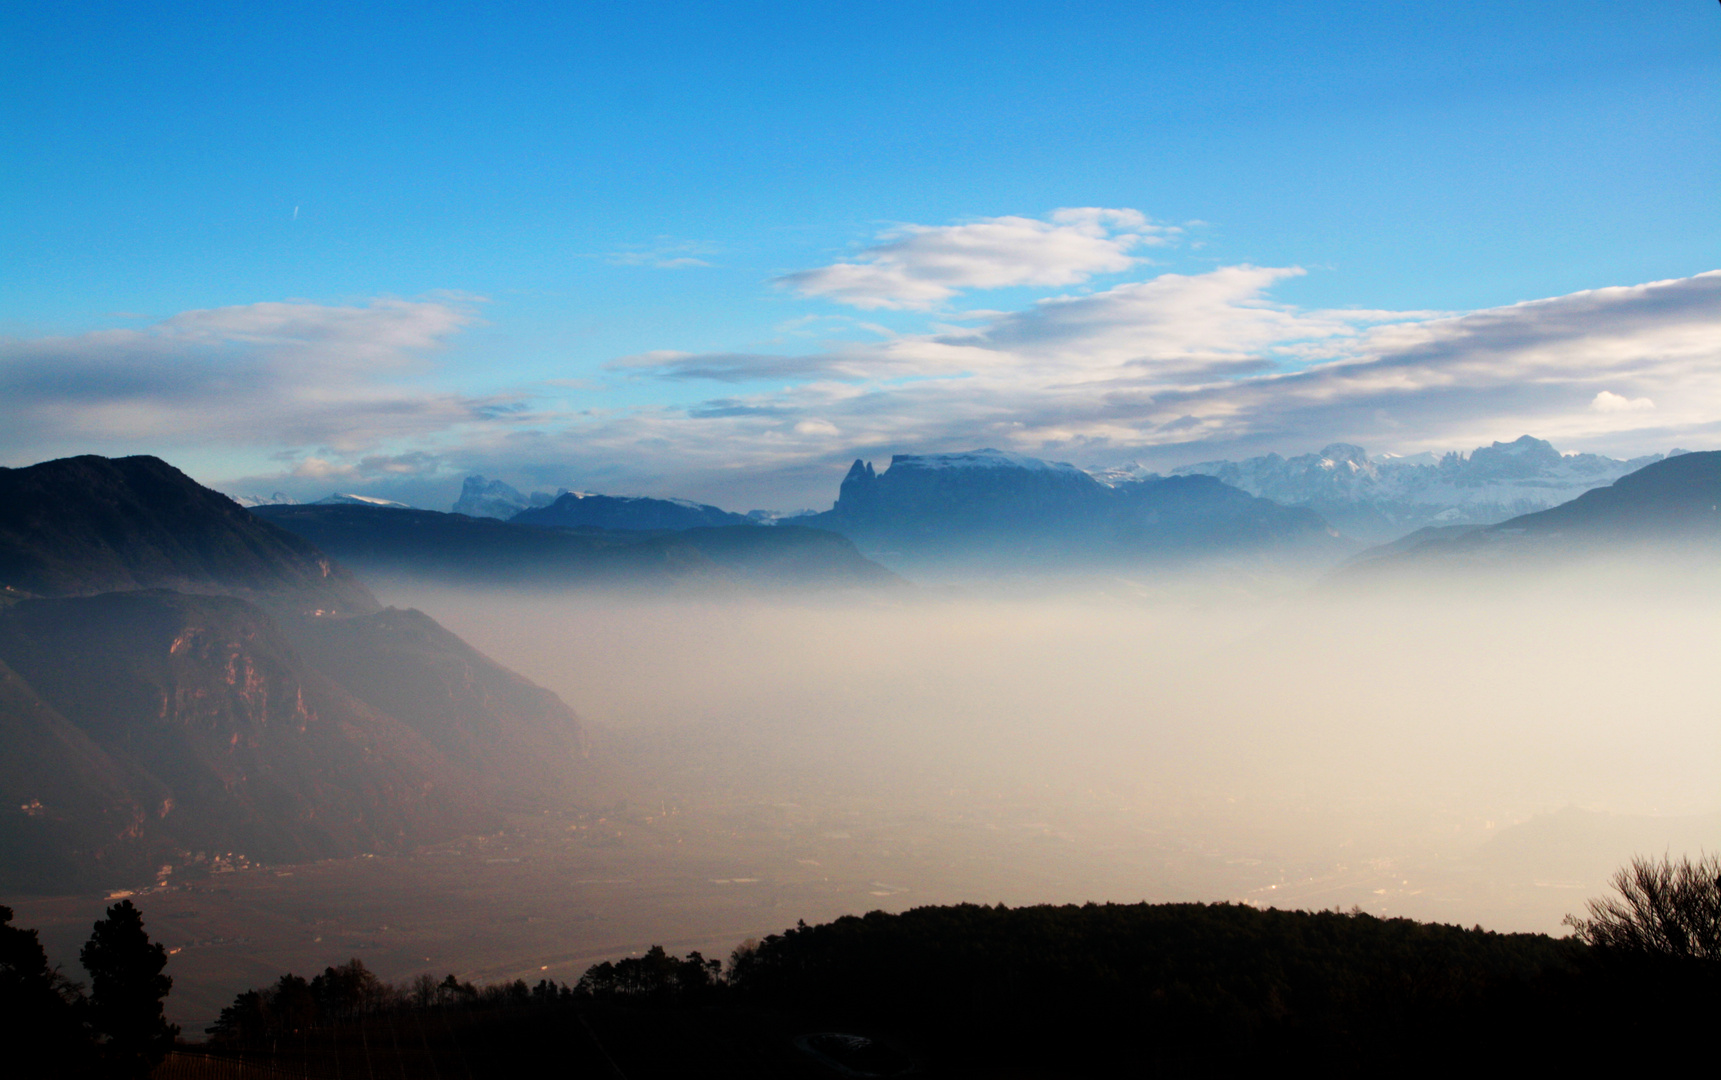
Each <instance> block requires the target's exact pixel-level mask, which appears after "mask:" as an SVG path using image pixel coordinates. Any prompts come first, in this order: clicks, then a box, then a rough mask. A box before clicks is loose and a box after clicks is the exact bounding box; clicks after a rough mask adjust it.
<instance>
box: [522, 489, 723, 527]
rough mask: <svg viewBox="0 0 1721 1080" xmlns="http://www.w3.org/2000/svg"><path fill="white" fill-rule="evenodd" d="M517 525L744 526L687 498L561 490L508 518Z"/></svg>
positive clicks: (712, 508)
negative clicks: (551, 499) (546, 502)
mask: <svg viewBox="0 0 1721 1080" xmlns="http://www.w3.org/2000/svg"><path fill="white" fill-rule="evenodd" d="M508 520H509V521H511V522H513V523H515V524H517V525H539V526H547V527H551V528H563V529H630V530H635V531H655V530H659V529H700V528H712V527H716V526H722V525H747V524H752V523H753V522H752V520H751V519H749V518H748V517H747V515H745V514H736V513H731V512H730V511H728V510H720V509H718V508H717V507H715V506H707V505H705V504H704V503H696V502H690V501H688V500H686V499H649V498H645V497H644V496H620V495H589V494H585V493H583V492H578V491H564V492H562V493H561V494H560V495H558V496H557V497H556V500H555V501H554V502H552V503H550V504H549V505H548V506H533V507H527V508H526V509H524V510H521V511H520V512H519V513H517V514H515V515H514V516H513V517H511V518H509V519H508Z"/></svg>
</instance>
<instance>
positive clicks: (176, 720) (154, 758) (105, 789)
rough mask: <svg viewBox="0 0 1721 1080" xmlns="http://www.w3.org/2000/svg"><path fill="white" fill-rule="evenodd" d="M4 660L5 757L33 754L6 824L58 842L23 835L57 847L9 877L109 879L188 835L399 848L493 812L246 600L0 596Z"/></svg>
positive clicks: (214, 843) (294, 849)
mask: <svg viewBox="0 0 1721 1080" xmlns="http://www.w3.org/2000/svg"><path fill="white" fill-rule="evenodd" d="M324 618H326V619H327V618H330V617H327V616H325V617H324ZM330 621H335V620H333V619H331V620H330ZM0 661H3V662H4V664H5V665H6V667H7V668H8V669H9V670H10V671H11V672H12V673H13V675H14V676H15V678H16V680H17V684H16V686H15V688H14V692H15V694H17V695H18V696H19V697H20V698H21V699H23V700H21V701H17V702H14V703H13V705H12V706H11V707H8V708H6V709H5V712H6V714H7V719H8V721H9V726H10V728H11V731H10V734H11V735H12V736H13V737H14V738H15V739H16V740H18V741H17V742H15V743H14V744H13V745H9V746H7V747H6V748H5V749H6V751H7V754H6V756H7V757H9V758H10V757H12V756H13V754H14V753H17V752H20V751H22V750H24V749H25V746H26V744H34V745H35V746H36V750H37V754H38V755H39V756H38V757H37V758H36V760H35V762H34V767H33V768H31V769H30V770H27V771H18V772H15V773H14V774H12V775H8V776H6V777H5V778H4V790H3V791H0V796H3V797H4V799H5V803H4V804H0V805H3V806H4V809H5V811H7V812H8V813H7V817H9V818H11V820H10V821H9V822H8V823H7V825H8V831H12V830H19V831H22V832H24V833H37V834H41V835H40V840H41V841H48V840H52V839H53V837H52V836H51V835H49V834H50V833H54V832H57V833H58V834H59V836H58V839H59V841H60V843H59V844H58V845H54V844H51V843H42V842H37V843H35V845H34V846H35V847H37V848H42V847H48V848H50V849H52V848H55V847H56V846H57V848H58V850H51V851H48V852H39V853H38V854H39V855H45V856H46V857H47V858H48V859H49V866H53V867H54V868H55V871H54V872H52V873H49V872H47V870H46V868H45V867H44V866H41V865H37V866H28V867H22V868H20V867H11V868H8V869H10V870H11V871H12V872H11V873H10V874H8V875H7V876H8V877H12V878H14V879H16V878H18V877H19V876H22V877H24V878H30V877H42V876H48V877H57V878H61V879H64V880H70V881H83V880H97V881H113V880H119V879H124V878H126V877H127V876H128V875H129V876H134V877H135V876H136V875H137V874H139V873H145V872H150V871H153V870H155V869H158V868H159V866H161V865H173V864H175V863H179V864H186V865H189V861H190V860H191V859H194V858H195V853H196V852H198V851H203V852H205V853H209V852H218V853H229V852H232V853H239V854H242V855H244V856H245V857H246V858H249V859H252V860H258V861H269V862H283V861H297V860H302V859H310V858H322V857H326V856H331V855H342V854H352V853H355V852H358V851H394V850H402V849H404V848H407V847H410V846H411V845H413V844H416V843H422V842H424V841H426V840H430V839H433V838H436V837H440V836H446V835H450V834H451V833H454V832H458V831H461V830H465V829H472V828H481V827H487V826H489V825H490V824H492V823H493V821H494V820H495V817H494V813H493V812H492V811H490V810H488V809H487V808H485V807H483V806H482V805H481V804H480V802H479V801H478V799H477V798H476V797H475V792H474V786H473V783H472V780H471V777H470V776H469V775H467V774H466V773H465V772H464V771H463V770H461V769H459V768H457V767H455V766H453V765H452V764H451V763H450V762H449V760H448V757H447V755H445V754H444V753H443V752H442V751H441V750H440V749H439V748H438V747H436V746H435V745H434V744H433V743H432V742H431V741H430V740H429V739H427V738H425V737H424V735H423V734H421V733H420V732H418V731H416V730H415V729H414V728H413V727H412V726H411V725H409V724H407V723H405V722H403V721H401V720H399V719H396V718H395V717H394V716H391V715H389V714H387V713H384V712H381V711H379V710H377V709H375V708H374V707H372V706H371V705H369V704H368V703H366V702H364V701H363V700H361V699H360V698H358V697H356V696H355V695H353V694H351V693H349V692H347V691H346V690H345V689H344V688H342V687H341V686H340V685H338V684H337V683H336V682H335V681H333V680H332V679H330V678H328V677H326V676H324V675H323V674H322V673H321V672H319V671H317V670H316V669H315V668H313V667H311V666H310V665H309V664H307V663H306V662H305V661H304V659H303V657H301V656H300V655H299V654H298V652H297V650H295V649H294V648H293V646H292V644H291V643H290V642H289V641H288V639H287V637H286V635H285V634H284V633H283V632H282V631H281V629H280V627H279V625H278V624H277V623H276V622H275V620H274V619H272V618H271V617H270V616H269V615H268V614H266V613H265V612H263V611H262V610H261V609H259V608H257V607H256V606H255V605H253V604H250V603H248V602H246V601H244V600H240V599H237V598H234V597H225V596H194V595H186V594H182V593H174V592H169V591H166V590H145V591H134V592H125V593H106V594H102V595H98V596H93V597H78V598H69V599H56V600H27V601H24V602H22V603H19V604H16V605H13V606H12V607H10V608H9V609H7V610H6V611H4V612H0ZM20 705H22V706H25V708H24V710H23V711H20V708H19V706H20ZM62 720H63V721H64V723H62V722H61V721H62ZM48 746H52V747H54V749H52V750H51V751H50V752H46V753H44V752H43V749H42V748H43V747H48ZM14 807H18V808H29V809H24V810H20V811H19V812H18V816H16V817H13V815H12V813H11V811H12V810H13V808H14ZM158 860H159V861H158Z"/></svg>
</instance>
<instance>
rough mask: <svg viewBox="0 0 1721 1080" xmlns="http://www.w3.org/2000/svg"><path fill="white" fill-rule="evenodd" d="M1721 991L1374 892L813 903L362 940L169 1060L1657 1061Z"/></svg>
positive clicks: (1097, 1066)
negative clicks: (625, 927) (458, 955)
mask: <svg viewBox="0 0 1721 1080" xmlns="http://www.w3.org/2000/svg"><path fill="white" fill-rule="evenodd" d="M305 974H306V975H310V974H311V973H309V972H307V973H305ZM1718 988H1721V983H1717V981H1716V980H1715V979H1714V978H1713V976H1712V973H1709V972H1707V970H1706V969H1705V968H1704V966H1703V965H1702V964H1697V965H1695V966H1691V965H1685V966H1680V965H1674V966H1672V967H1667V966H1658V965H1650V966H1647V967H1644V966H1639V965H1636V964H1634V963H1632V962H1628V961H1622V960H1621V959H1620V958H1618V957H1613V958H1608V957H1603V956H1601V955H1600V954H1598V953H1597V952H1596V950H1593V949H1591V948H1589V947H1587V946H1585V945H1583V944H1581V943H1579V942H1578V941H1575V940H1573V939H1569V938H1568V939H1554V938H1550V937H1548V936H1546V935H1542V934H1499V933H1494V932H1490V931H1486V930H1483V929H1482V928H1480V927H1475V928H1472V929H1465V928H1463V927H1459V926H1447V925H1439V924H1431V923H1419V922H1415V921H1412V920H1409V919H1377V918H1374V917H1372V916H1369V915H1365V914H1361V913H1351V914H1344V913H1340V912H1337V911H1330V912H1306V911H1277V910H1265V911H1263V910H1259V909H1255V908H1250V907H1245V906H1241V905H1232V904H1086V905H1081V906H1075V905H1066V906H1038V907H1026V908H1013V909H1012V908H1005V907H1003V906H1002V905H1000V906H997V907H986V906H977V905H955V906H948V907H926V908H917V909H914V910H911V911H908V912H905V913H903V914H900V915H889V914H885V913H883V912H873V913H871V914H869V915H866V916H864V917H853V916H850V917H845V918H842V919H838V920H836V921H835V922H832V923H827V924H823V925H819V926H807V925H806V924H804V923H803V924H800V925H798V926H796V927H795V928H794V929H791V930H787V931H785V932H784V933H782V934H780V935H773V936H771V937H768V938H766V939H765V940H764V941H762V942H749V943H746V944H744V945H742V946H741V947H740V948H738V949H737V950H736V951H735V953H734V955H733V957H732V958H731V959H730V961H729V963H728V965H727V966H726V970H725V965H722V964H719V963H717V962H715V961H708V960H705V959H704V958H703V957H700V956H699V955H698V954H697V953H695V954H691V955H689V956H688V957H687V958H685V959H681V958H677V957H675V956H672V955H669V954H667V953H666V952H665V951H664V950H662V949H658V948H654V949H652V950H650V951H649V952H647V953H646V954H645V955H643V956H634V957H629V958H627V959H623V960H619V961H616V962H613V963H603V964H599V965H597V966H595V967H592V968H591V969H589V970H588V971H587V972H586V973H585V975H584V977H583V978H582V979H581V980H580V981H579V983H578V984H577V985H576V986H572V987H567V986H557V985H556V984H555V983H553V982H549V981H547V980H546V981H540V982H539V983H538V984H537V985H536V986H531V987H529V986H528V985H527V984H526V983H524V982H516V983H511V984H501V985H494V986H489V987H475V986H473V985H471V984H470V983H463V982H461V981H460V980H459V979H457V978H455V977H454V976H452V975H450V976H448V977H446V978H442V979H437V978H434V977H423V978H421V979H420V980H415V981H414V982H413V983H412V984H409V985H405V986H400V987H391V986H388V985H386V984H382V983H379V982H377V981H376V980H375V978H374V976H370V975H369V973H368V972H366V971H365V970H364V968H363V965H362V964H359V963H358V962H356V961H354V962H353V963H350V964H348V965H343V966H342V967H338V968H329V969H327V970H325V971H324V972H323V973H322V974H320V975H317V976H316V977H315V978H311V979H306V978H301V977H296V976H285V977H283V978H281V979H279V980H278V981H277V982H275V983H274V984H272V985H268V986H264V987H261V988H259V989H257V990H253V991H248V992H246V993H244V994H241V995H239V997H238V998H236V999H235V1001H234V1002H233V1005H232V1006H231V1007H230V1008H228V1009H226V1010H225V1011H224V1012H223V1013H222V1016H221V1020H220V1023H219V1024H217V1025H216V1027H215V1028H214V1029H212V1035H213V1039H212V1040H211V1042H210V1043H209V1044H208V1045H206V1046H205V1047H203V1048H201V1049H202V1051H203V1052H204V1053H206V1054H208V1055H210V1057H208V1058H201V1059H195V1060H194V1059H192V1058H191V1057H190V1056H187V1057H186V1058H184V1059H182V1060H181V1061H180V1062H179V1063H177V1065H178V1067H180V1068H183V1069H185V1070H186V1071H185V1072H183V1073H166V1074H163V1076H164V1077H172V1076H178V1075H183V1076H185V1077H187V1078H189V1077H191V1076H193V1075H203V1074H198V1073H195V1072H193V1071H192V1070H193V1069H195V1068H199V1067H201V1068H209V1067H211V1065H212V1064H214V1063H215V1062H225V1063H228V1067H232V1066H233V1065H236V1064H237V1062H238V1061H239V1060H240V1059H244V1061H245V1064H246V1067H247V1068H248V1069H261V1068H274V1069H278V1070H280V1073H281V1074H282V1075H293V1076H334V1075H336V1073H337V1070H344V1071H342V1072H341V1075H351V1073H352V1072H353V1071H361V1070H362V1069H366V1068H368V1069H371V1070H373V1071H374V1072H375V1073H376V1074H377V1075H382V1074H383V1073H384V1072H386V1073H387V1074H388V1075H391V1076H404V1077H420V1076H426V1077H428V1076H446V1075H450V1074H451V1073H452V1074H455V1075H467V1074H468V1073H469V1074H470V1075H472V1076H473V1077H480V1076H504V1075H521V1074H525V1073H529V1072H533V1071H536V1070H538V1069H540V1068H549V1067H552V1066H553V1067H555V1068H557V1069H558V1070H562V1071H567V1072H571V1073H573V1074H574V1075H581V1076H584V1075H591V1076H606V1077H613V1076H615V1075H618V1074H619V1075H625V1076H628V1077H632V1078H635V1080H644V1078H647V1077H681V1076H690V1075H699V1076H725V1077H726V1076H736V1077H740V1076H746V1077H819V1076H832V1075H840V1076H856V1077H884V1076H904V1075H918V1076H950V1077H999V1076H1006V1077H1023V1078H1027V1077H1046V1078H1052V1077H1115V1076H1241V1075H1254V1074H1259V1073H1263V1072H1265V1073H1268V1074H1291V1075H1301V1074H1303V1073H1317V1074H1319V1075H1336V1076H1361V1075H1369V1076H1377V1075H1393V1074H1409V1075H1416V1076H1449V1075H1454V1074H1459V1073H1463V1074H1469V1073H1482V1074H1488V1075H1492V1074H1502V1073H1506V1072H1523V1073H1526V1074H1532V1075H1534V1074H1547V1073H1550V1072H1554V1071H1562V1070H1563V1071H1571V1070H1577V1071H1579V1072H1582V1071H1593V1070H1596V1069H1599V1068H1613V1069H1630V1070H1633V1071H1636V1070H1640V1069H1641V1068H1642V1067H1643V1066H1644V1065H1645V1064H1647V1063H1651V1062H1657V1061H1660V1062H1663V1063H1665V1062H1667V1061H1671V1060H1673V1059H1674V1057H1673V1055H1674V1052H1675V1051H1674V1047H1673V1046H1671V1045H1670V1044H1669V1043H1668V1041H1667V1040H1666V1039H1663V1038H1657V1037H1656V1033H1657V1032H1665V1031H1678V1030H1696V1029H1697V1028H1696V1027H1695V1026H1693V1027H1687V1025H1700V1023H1701V1020H1702V1018H1703V1017H1705V1016H1707V1015H1709V1014H1710V1012H1711V1011H1712V1010H1713V1008H1714V1007H1715V1006H1716V1004H1718V1003H1721V994H1718V993H1717V990H1718ZM391 1032H394V1033H399V1032H409V1033H419V1032H422V1033H425V1037H423V1038H418V1037H415V1038H414V1039H412V1040H410V1041H409V1040H406V1039H402V1038H400V1037H399V1035H398V1034H396V1035H394V1036H393V1037H390V1033H391ZM361 1063H362V1064H361Z"/></svg>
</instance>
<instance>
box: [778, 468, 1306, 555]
mask: <svg viewBox="0 0 1721 1080" xmlns="http://www.w3.org/2000/svg"><path fill="white" fill-rule="evenodd" d="M797 520H799V521H804V522H805V523H807V524H809V525H814V526H817V527H820V528H827V529H831V530H832V531H835V532H840V533H842V534H843V535H844V536H848V537H850V538H851V539H853V540H854V541H855V542H856V543H857V544H859V545H860V546H861V548H862V550H865V551H868V552H873V551H876V552H879V553H880V557H881V558H883V559H885V560H886V562H887V563H889V562H891V561H896V562H900V563H903V564H906V565H916V564H918V565H930V564H948V563H952V562H975V561H981V562H984V563H986V564H988V565H993V566H1006V565H1013V566H1021V565H1036V566H1039V567H1042V568H1045V567H1047V566H1048V565H1049V560H1068V561H1072V562H1081V563H1095V562H1097V563H1118V562H1125V563H1139V562H1142V561H1144V560H1145V561H1155V560H1165V559H1184V558H1190V557H1195V556H1211V555H1223V554H1232V555H1235V554H1247V553H1259V552H1262V551H1273V550H1277V551H1281V552H1294V551H1297V552H1308V551H1318V550H1326V549H1328V548H1330V547H1332V546H1333V545H1334V544H1335V543H1336V541H1337V537H1336V534H1335V533H1334V532H1333V530H1332V529H1330V528H1329V527H1328V526H1327V523H1326V522H1325V521H1323V520H1322V519H1321V517H1320V515H1319V514H1317V513H1315V512H1313V511H1311V510H1309V509H1306V508H1300V507H1285V506H1280V505H1278V504H1277V503H1274V502H1272V501H1270V500H1267V499H1263V498H1258V497H1256V496H1253V495H1250V494H1248V493H1247V492H1244V491H1241V490H1239V489H1237V488H1235V487H1232V486H1230V485H1228V484H1226V483H1224V482H1222V481H1220V480H1217V479H1215V478H1213V477H1209V476H1175V477H1162V476H1152V477H1147V478H1144V479H1139V480H1119V481H1117V482H1114V483H1112V484H1109V485H1108V484H1104V483H1101V482H1100V481H1099V480H1096V479H1095V478H1094V477H1093V476H1091V475H1089V474H1088V473H1086V472H1084V471H1082V470H1081V469H1078V468H1076V467H1075V466H1073V465H1069V464H1065V463H1062V462H1048V461H1043V460H1041V459H1039V458H1032V457H1026V456H1023V455H1019V454H1011V453H1006V452H1003V451H999V450H993V449H983V450H973V451H968V452H966V453H954V454H897V455H895V456H894V457H892V458H891V461H890V466H889V467H888V468H887V469H885V470H884V471H882V472H878V471H875V470H874V468H873V466H872V464H871V463H870V462H865V461H856V462H855V463H854V465H853V466H852V467H851V468H850V469H849V473H848V476H847V477H846V478H845V479H844V480H843V483H842V487H841V489H840V491H839V493H838V496H837V501H836V505H835V506H833V507H832V508H831V509H830V510H828V511H826V512H825V513H822V514H815V515H812V516H811V517H806V518H800V519H797Z"/></svg>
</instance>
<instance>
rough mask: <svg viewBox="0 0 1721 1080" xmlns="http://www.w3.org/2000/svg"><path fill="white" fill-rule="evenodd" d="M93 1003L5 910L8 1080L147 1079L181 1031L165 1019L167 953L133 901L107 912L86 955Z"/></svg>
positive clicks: (1, 949) (1, 969)
mask: <svg viewBox="0 0 1721 1080" xmlns="http://www.w3.org/2000/svg"><path fill="white" fill-rule="evenodd" d="M78 960H79V962H80V963H81V964H82V965H83V967H84V970H85V971H86V972H88V973H89V976H90V987H89V991H88V992H87V993H86V992H85V989H84V986H83V985H82V984H81V983H76V982H73V981H72V980H71V979H69V978H67V977H66V976H65V975H63V974H62V973H61V972H60V970H59V969H58V968H53V967H49V966H48V956H47V953H45V952H44V951H43V950H42V943H41V941H40V940H39V938H38V936H37V933H36V931H34V930H25V929H23V928H22V927H17V926H13V925H12V909H11V908H9V907H6V906H4V905H0V1048H3V1049H0V1054H3V1055H4V1062H5V1071H6V1075H8V1076H19V1077H38V1076H40V1077H49V1076H52V1077H57V1078H58V1077H102V1078H113V1080H122V1078H123V1080H131V1078H136V1077H145V1076H148V1075H149V1074H150V1070H152V1069H153V1068H155V1066H156V1065H157V1064H159V1063H160V1062H161V1060H162V1058H163V1057H165V1056H166V1054H167V1052H168V1051H169V1049H171V1048H172V1046H173V1042H174V1039H175V1037H176V1036H177V1035H178V1034H179V1029H178V1028H177V1027H175V1026H173V1025H172V1024H169V1023H168V1022H167V1021H166V1019H164V1018H163V1015H162V1001H163V999H164V998H166V997H167V993H168V991H169V990H170V989H172V987H173V980H172V979H171V978H169V977H168V976H167V975H164V974H163V973H162V969H163V968H165V967H166V966H167V953H166V951H165V950H164V949H162V947H161V946H160V945H159V944H156V943H153V942H151V941H150V940H149V935H148V934H146V933H145V932H144V929H143V916H142V914H141V913H140V912H139V911H138V910H137V908H135V907H133V906H132V902H131V901H130V900H122V901H120V902H119V903H117V904H115V905H113V906H112V907H110V908H108V910H107V915H106V917H105V918H103V919H101V920H99V921H98V922H97V923H96V924H95V926H94V927H93V929H92V931H91V934H90V940H89V941H88V942H86V943H85V945H84V947H83V949H82V950H81V951H80V952H79V953H78Z"/></svg>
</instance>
